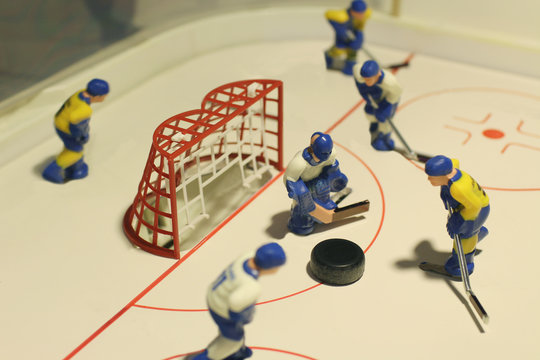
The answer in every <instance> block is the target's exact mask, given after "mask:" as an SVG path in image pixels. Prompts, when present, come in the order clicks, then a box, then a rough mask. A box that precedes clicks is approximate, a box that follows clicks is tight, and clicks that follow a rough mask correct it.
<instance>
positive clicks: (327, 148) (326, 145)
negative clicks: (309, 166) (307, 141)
mask: <svg viewBox="0 0 540 360" xmlns="http://www.w3.org/2000/svg"><path fill="white" fill-rule="evenodd" d="M316 135H318V137H317V138H316V139H315V140H314V141H313V143H312V144H311V150H313V154H314V155H315V156H316V157H317V158H318V159H319V160H320V161H325V160H326V159H328V158H329V157H330V154H331V153H332V149H333V148H334V142H333V141H332V138H331V137H330V135H328V134H323V133H322V132H316V133H313V135H311V138H313V137H314V136H316Z"/></svg>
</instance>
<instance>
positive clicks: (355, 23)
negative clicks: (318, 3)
mask: <svg viewBox="0 0 540 360" xmlns="http://www.w3.org/2000/svg"><path fill="white" fill-rule="evenodd" d="M325 16H326V19H327V20H328V22H329V23H330V25H331V26H332V28H333V29H334V31H335V33H336V35H335V41H334V45H333V46H332V47H331V48H330V49H328V50H326V51H325V52H324V57H325V60H326V68H327V69H331V70H340V71H342V72H343V73H344V74H346V75H352V69H353V66H354V65H355V64H356V53H357V52H358V50H360V49H361V48H362V45H363V43H364V26H365V24H366V21H367V19H369V17H370V16H371V9H370V8H368V6H367V5H366V3H365V2H364V1H363V0H354V1H353V2H351V5H350V7H349V8H348V9H343V10H329V11H327V12H326V14H325Z"/></svg>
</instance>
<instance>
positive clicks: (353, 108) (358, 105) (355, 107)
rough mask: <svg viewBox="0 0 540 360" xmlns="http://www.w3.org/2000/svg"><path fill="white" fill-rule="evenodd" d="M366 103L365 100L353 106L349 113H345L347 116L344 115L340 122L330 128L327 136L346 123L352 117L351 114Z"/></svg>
mask: <svg viewBox="0 0 540 360" xmlns="http://www.w3.org/2000/svg"><path fill="white" fill-rule="evenodd" d="M364 102H365V100H364V99H362V100H360V101H359V102H357V103H356V104H354V105H353V107H352V108H350V109H349V111H347V112H346V113H345V115H343V116H342V117H341V118H339V120H338V121H336V122H335V123H334V124H333V125H332V126H330V127H329V128H328V129H327V130H326V131H325V133H326V134H330V133H331V132H332V131H333V130H334V129H335V128H336V127H337V126H338V125H339V124H341V123H342V122H343V121H345V119H347V118H348V117H349V116H351V114H352V113H353V112H355V110H356V109H358V108H359V107H360V105H362V104H363V103H364Z"/></svg>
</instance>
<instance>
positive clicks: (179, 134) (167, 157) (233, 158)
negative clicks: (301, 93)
mask: <svg viewBox="0 0 540 360" xmlns="http://www.w3.org/2000/svg"><path fill="white" fill-rule="evenodd" d="M282 99H283V83H282V82H281V81H279V80H267V79H261V80H243V81H236V82H232V83H229V84H225V85H222V86H220V87H218V88H216V89H214V90H212V91H211V92H209V93H208V94H207V95H206V96H205V97H204V98H203V100H202V103H201V107H200V109H196V110H190V111H186V112H183V113H181V114H178V115H175V116H173V117H171V118H169V119H167V120H165V121H164V122H163V123H161V124H160V125H159V126H158V127H157V128H156V130H155V131H154V134H153V137H152V146H151V148H150V153H149V155H148V160H147V162H146V166H145V168H144V171H143V175H142V178H141V181H140V183H139V186H138V190H137V194H136V196H135V199H134V200H133V203H132V204H131V206H130V207H129V208H128V209H127V211H126V213H125V215H124V219H123V229H124V233H125V234H126V236H127V237H128V239H129V240H130V241H131V243H132V244H133V245H135V246H137V247H139V248H141V249H143V250H145V251H147V252H149V253H152V254H155V255H159V256H164V257H169V258H175V259H180V244H181V240H182V238H181V235H182V229H183V228H186V227H187V228H188V229H189V228H194V227H195V226H197V224H198V223H199V222H201V221H202V220H204V219H207V218H208V217H209V216H210V212H209V209H207V208H206V202H205V195H206V194H205V188H206V186H207V185H208V184H209V183H211V182H212V181H215V180H216V179H217V178H218V177H220V176H222V175H223V173H224V172H225V171H227V170H228V169H231V168H233V167H238V168H239V170H240V174H241V181H242V185H244V186H248V185H249V184H250V183H251V182H252V181H253V180H254V179H260V178H261V177H262V175H263V174H265V173H267V172H269V171H271V170H272V169H276V170H278V171H281V170H282V169H283V154H282V148H283V100H282ZM246 169H248V171H246ZM188 186H190V187H191V188H192V189H193V188H194V187H195V188H196V189H197V188H198V191H197V194H196V195H194V196H192V194H191V195H190V192H189V191H188ZM195 206H196V208H197V213H196V214H192V213H191V211H190V209H193V208H194V207H195ZM180 216H182V224H180V223H179V218H180Z"/></svg>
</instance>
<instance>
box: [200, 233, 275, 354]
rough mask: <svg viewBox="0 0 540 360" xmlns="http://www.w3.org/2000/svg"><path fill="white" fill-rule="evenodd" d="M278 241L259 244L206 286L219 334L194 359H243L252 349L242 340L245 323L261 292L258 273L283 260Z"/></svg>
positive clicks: (271, 268) (262, 272) (271, 267)
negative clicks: (253, 251) (254, 249)
mask: <svg viewBox="0 0 540 360" xmlns="http://www.w3.org/2000/svg"><path fill="white" fill-rule="evenodd" d="M285 260H286V256H285V252H284V251H283V248H282V247H281V246H280V245H279V244H277V243H269V244H266V245H262V246H261V247H259V248H258V249H257V251H256V252H255V254H253V253H249V254H247V255H244V256H242V257H240V258H239V259H237V260H236V261H235V262H233V263H232V264H231V265H229V266H228V267H227V268H226V269H225V270H224V271H223V272H222V273H221V275H219V277H218V278H217V279H216V280H215V281H214V283H213V284H212V285H210V287H209V288H208V293H207V296H206V300H207V303H208V308H209V310H210V315H211V316H212V319H214V321H215V322H216V324H217V326H218V328H219V335H218V336H217V337H216V338H215V339H214V340H213V341H212V342H211V343H210V345H208V347H207V348H206V349H205V350H204V352H202V353H200V354H198V355H197V356H195V357H194V358H193V360H242V359H246V358H248V357H250V356H251V354H252V351H251V349H250V348H249V347H247V346H246V345H245V343H244V325H246V324H248V323H250V322H251V321H252V319H253V314H254V312H255V303H256V302H257V299H258V297H259V295H260V292H261V286H260V284H259V282H258V278H259V276H262V275H269V274H273V273H275V272H276V271H277V270H278V269H279V267H280V266H282V265H283V264H284V263H285Z"/></svg>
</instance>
